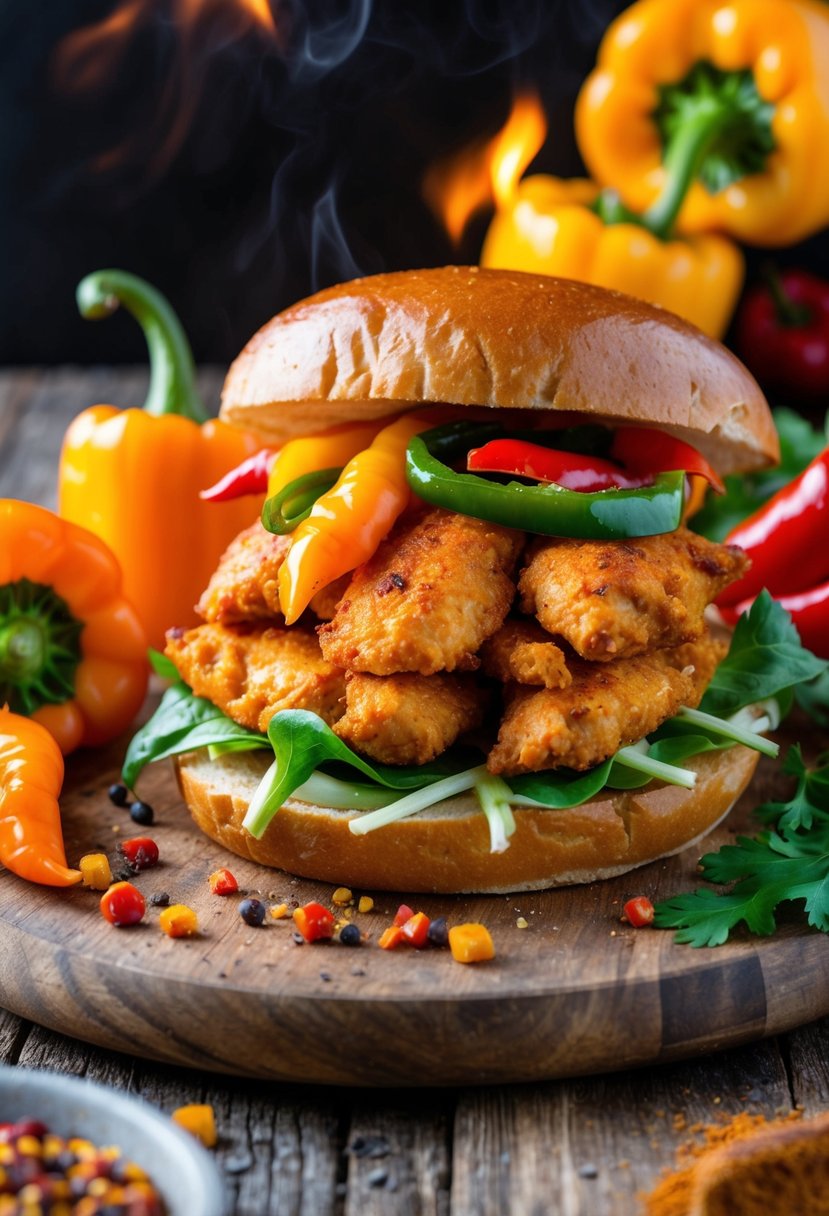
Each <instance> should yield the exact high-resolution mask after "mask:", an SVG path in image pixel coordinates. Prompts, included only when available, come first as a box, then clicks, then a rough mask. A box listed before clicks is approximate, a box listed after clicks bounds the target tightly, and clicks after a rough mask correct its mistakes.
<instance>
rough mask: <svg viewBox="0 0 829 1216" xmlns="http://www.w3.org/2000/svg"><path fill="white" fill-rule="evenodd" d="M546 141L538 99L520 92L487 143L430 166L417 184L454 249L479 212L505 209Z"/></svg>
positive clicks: (479, 141)
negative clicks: (468, 224) (505, 119)
mask: <svg viewBox="0 0 829 1216" xmlns="http://www.w3.org/2000/svg"><path fill="white" fill-rule="evenodd" d="M546 135H547V120H546V117H545V115H544V109H543V107H542V105H541V101H540V99H539V97H538V94H537V93H535V92H522V93H519V94H518V95H517V96H516V98H515V101H514V102H513V106H512V110H511V112H510V116H509V118H508V119H507V121H506V123H505V124H504V126H503V127H502V128H501V130H500V131H499V132H498V133H497V134H496V135H495V136H493V138H492V139H489V140H477V141H476V142H475V143H474V144H470V145H469V146H468V147H466V148H463V149H461V151H460V152H455V153H453V154H452V155H451V156H448V157H446V158H445V159H444V160H441V161H438V162H437V163H436V164H434V165H433V166H432V168H431V169H430V170H429V172H428V173H427V174H426V177H425V178H424V181H423V196H424V198H425V199H426V201H427V203H428V204H429V206H430V207H431V208H432V210H433V211H434V212H435V214H436V215H437V216H438V218H439V219H440V220H441V221H442V223H443V225H444V227H445V228H446V231H447V232H448V233H449V237H450V239H451V241H452V243H453V244H454V245H458V244H459V243H460V240H461V237H462V236H463V232H464V229H465V228H466V225H467V223H468V221H469V218H470V217H471V216H472V215H473V214H474V213H475V212H476V211H478V210H479V209H480V208H481V207H485V206H488V205H490V206H491V205H492V204H493V203H494V204H495V206H496V207H506V206H508V205H509V203H510V202H511V201H512V199H513V197H514V195H515V191H516V188H517V186H518V183H519V181H520V180H521V175H522V174H523V172H524V170H525V169H526V168H527V167H528V165H529V164H530V163H531V161H532V160H533V158H534V157H535V156H536V154H537V153H538V151H539V149H540V148H541V147H542V145H543V143H544V140H545V138H546Z"/></svg>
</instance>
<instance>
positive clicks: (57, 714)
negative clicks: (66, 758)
mask: <svg viewBox="0 0 829 1216" xmlns="http://www.w3.org/2000/svg"><path fill="white" fill-rule="evenodd" d="M146 650H147V643H146V639H145V636H144V631H143V629H142V627H141V624H140V622H139V620H138V617H137V616H136V614H135V612H134V611H133V609H132V607H131V606H130V604H129V603H127V601H126V600H125V599H124V597H123V592H122V589H121V571H120V569H119V568H118V563H117V561H116V560H115V558H114V557H113V555H112V553H111V552H110V550H109V549H108V548H107V546H106V545H105V544H104V543H103V541H101V540H99V539H98V537H97V536H94V535H93V534H92V533H91V532H87V530H86V529H85V528H79V527H78V526H77V524H72V523H69V522H68V521H67V520H65V519H60V518H59V516H57V515H55V514H53V512H51V511H47V510H46V509H45V508H44V507H37V506H34V505H33V504H32V503H28V502H18V501H17V500H16V499H11V498H4V499H0V705H8V706H9V707H10V708H11V709H12V710H13V711H14V712H15V713H18V714H25V715H26V716H28V717H30V718H35V719H36V720H37V721H38V722H39V723H40V724H41V725H42V726H44V727H46V729H47V730H48V731H49V732H50V734H51V735H53V736H54V738H55V739H56V741H57V743H58V744H59V746H60V749H61V751H62V752H64V754H65V753H67V752H71V751H72V750H73V749H74V748H76V747H78V746H79V745H80V744H84V745H89V746H95V745H97V744H99V743H105V742H107V740H109V739H113V738H114V737H115V736H116V735H118V734H120V733H121V731H123V730H126V728H127V727H128V726H129V724H130V722H131V721H132V720H133V718H134V717H135V715H136V713H137V712H138V710H139V708H140V707H141V703H142V701H143V700H144V694H145V692H146V689H147V674H148V665H147V653H146Z"/></svg>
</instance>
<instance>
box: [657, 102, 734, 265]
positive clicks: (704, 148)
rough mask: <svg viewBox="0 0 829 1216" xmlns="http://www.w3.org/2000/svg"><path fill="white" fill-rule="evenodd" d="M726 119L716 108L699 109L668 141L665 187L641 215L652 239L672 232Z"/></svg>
mask: <svg viewBox="0 0 829 1216" xmlns="http://www.w3.org/2000/svg"><path fill="white" fill-rule="evenodd" d="M727 121H728V116H727V115H725V114H723V113H722V111H721V110H718V109H717V108H716V107H712V108H710V109H709V108H708V107H706V108H705V109H702V110H701V111H700V113H699V114H697V116H696V117H695V118H694V119H693V120H690V121H688V122H686V123H685V124H684V125H683V126H682V127H681V129H680V130H679V131H678V132H677V134H676V136H675V137H674V139H672V140H671V143H670V145H669V147H668V148H667V151H666V153H665V159H664V161H663V164H664V166H665V185H664V186H663V188H662V190H661V192H660V194H659V195H658V197H657V198H656V199H655V200H654V202H653V203H651V205H650V207H648V209H647V211H645V213H644V214H643V215H642V223H643V224H644V225H645V227H646V228H649V229H650V231H651V232H653V233H654V234H655V235H656V236H659V237H661V238H662V239H663V240H664V241H666V240H668V238H669V237H670V235H671V233H672V232H673V230H674V225H675V223H676V220H677V216H678V215H679V212H680V209H681V207H682V204H683V203H684V202H685V196H686V195H687V193H688V191H689V190H690V189H691V186H692V185H693V184H694V182H695V181H696V179H697V176H698V174H699V171H700V168H701V166H702V164H703V161H704V160H705V157H706V155H707V153H708V150H709V149H710V147H711V145H712V144H713V143H715V142H716V139H717V136H718V135H719V133H720V131H721V130H722V128H723V126H724V125H725V124H726V123H727Z"/></svg>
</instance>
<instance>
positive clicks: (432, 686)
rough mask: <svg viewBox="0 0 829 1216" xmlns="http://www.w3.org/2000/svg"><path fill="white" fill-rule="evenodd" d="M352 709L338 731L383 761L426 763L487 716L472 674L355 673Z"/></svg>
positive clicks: (350, 686)
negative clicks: (381, 674) (370, 674)
mask: <svg viewBox="0 0 829 1216" xmlns="http://www.w3.org/2000/svg"><path fill="white" fill-rule="evenodd" d="M345 696H346V711H345V716H344V717H342V718H340V720H339V722H337V724H336V726H335V727H334V730H335V731H336V733H337V734H338V735H339V736H340V738H341V739H344V740H345V742H346V743H348V745H349V746H350V747H354V748H356V749H357V751H359V752H362V753H363V754H364V755H366V756H371V757H372V759H374V760H379V761H380V762H381V763H383V764H426V763H427V762H428V761H429V760H434V758H435V756H439V755H440V753H441V752H444V751H446V749H447V747H451V745H452V744H453V743H454V742H455V740H456V739H457V737H458V735H460V734H463V732H464V731H467V730H472V728H473V727H475V726H477V725H478V724H479V722H480V721H481V717H482V716H483V706H484V700H485V698H484V697H483V694H482V692H481V690H480V689H479V688H478V687H477V686H476V684H475V682H474V680H473V678H472V677H470V676H454V675H434V676H420V675H416V674H414V673H412V672H406V673H402V674H400V675H394V676H369V675H361V674H354V675H351V676H350V677H349V679H348V682H347V684H346V692H345Z"/></svg>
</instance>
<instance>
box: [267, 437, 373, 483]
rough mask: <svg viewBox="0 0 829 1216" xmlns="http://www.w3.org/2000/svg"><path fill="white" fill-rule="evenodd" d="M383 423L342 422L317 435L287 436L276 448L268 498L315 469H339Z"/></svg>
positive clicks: (367, 441)
mask: <svg viewBox="0 0 829 1216" xmlns="http://www.w3.org/2000/svg"><path fill="white" fill-rule="evenodd" d="M384 425H386V424H385V423H384V422H382V421H379V420H378V419H376V418H375V419H374V420H373V421H372V422H346V423H343V424H342V425H340V426H333V427H331V428H330V429H329V430H327V431H321V432H320V434H319V435H303V436H302V437H301V438H299V439H289V440H288V442H287V443H286V444H285V446H284V447H283V448H282V449H281V450H280V452H279V454H278V456H277V458H276V461H275V462H274V465H273V468H272V469H271V473H270V476H269V478H268V497H269V498H270V497H271V496H272V495H274V494H277V493H279V491H280V490H284V489H285V486H288V485H290V484H291V482H292V481H296V479H297V478H298V477H304V476H305V474H306V473H314V472H316V470H317V469H339V468H341V467H342V466H343V465H344V464H346V463H347V462H348V461H349V460H351V458H352V456H356V455H357V453H358V452H362V451H363V450H364V448H367V447H368V445H369V444H370V443H371V442H372V440H373V439H374V437H375V435H376V434H377V432H378V431H380V430H382V428H383V426H384Z"/></svg>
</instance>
